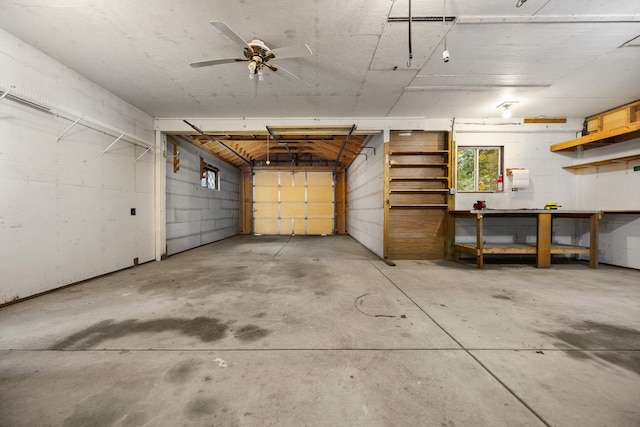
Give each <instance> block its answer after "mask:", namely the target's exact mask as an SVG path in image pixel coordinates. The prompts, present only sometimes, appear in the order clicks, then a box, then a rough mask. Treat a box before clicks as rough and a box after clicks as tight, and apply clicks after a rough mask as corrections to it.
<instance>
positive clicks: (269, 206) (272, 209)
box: [253, 203, 279, 219]
mask: <svg viewBox="0 0 640 427" xmlns="http://www.w3.org/2000/svg"><path fill="white" fill-rule="evenodd" d="M278 216H279V213H278V204H277V203H254V205H253V217H254V218H262V219H264V218H273V219H277V218H278Z"/></svg>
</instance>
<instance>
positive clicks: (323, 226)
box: [307, 218, 333, 234]
mask: <svg viewBox="0 0 640 427" xmlns="http://www.w3.org/2000/svg"><path fill="white" fill-rule="evenodd" d="M307 234H333V218H331V219H314V218H309V219H308V220H307Z"/></svg>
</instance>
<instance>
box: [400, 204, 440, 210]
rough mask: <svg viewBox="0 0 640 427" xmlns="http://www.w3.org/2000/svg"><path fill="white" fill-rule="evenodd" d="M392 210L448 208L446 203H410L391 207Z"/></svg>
mask: <svg viewBox="0 0 640 427" xmlns="http://www.w3.org/2000/svg"><path fill="white" fill-rule="evenodd" d="M389 207H390V208H391V209H394V208H448V207H449V205H448V204H446V203H410V204H402V205H390V206H389Z"/></svg>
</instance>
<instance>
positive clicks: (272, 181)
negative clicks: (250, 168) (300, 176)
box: [253, 172, 280, 187]
mask: <svg viewBox="0 0 640 427" xmlns="http://www.w3.org/2000/svg"><path fill="white" fill-rule="evenodd" d="M279 179H280V174H279V173H278V172H256V173H255V175H253V185H254V187H277V186H278V181H279Z"/></svg>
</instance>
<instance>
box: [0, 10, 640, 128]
mask: <svg viewBox="0 0 640 427" xmlns="http://www.w3.org/2000/svg"><path fill="white" fill-rule="evenodd" d="M0 10H2V13H0V27H2V28H3V29H4V30H6V31H8V32H10V33H12V34H14V35H15V36H17V37H19V38H20V39H22V40H24V41H25V42H27V43H29V44H31V45H33V46H35V47H36V48H38V49H39V50H41V51H42V52H45V53H46V54H48V55H50V56H51V57H53V58H55V59H57V60H58V61H60V62H62V63H63V64H65V65H67V66H69V67H70V68H72V69H74V70H76V71H77V72H79V73H81V74H83V75H84V76H86V77H88V78H89V79H91V80H92V81H94V82H96V83H98V84H100V85H101V86H103V87H105V88H106V89H108V90H109V91H111V92H113V93H115V94H116V95H118V96H120V97H121V98H123V99H125V100H126V101H128V102H130V103H131V104H133V105H135V106H137V107H139V108H140V109H142V110H143V111H145V112H147V113H149V114H151V115H153V116H155V117H427V118H430V117H431V118H443V117H498V116H499V115H500V110H499V109H497V108H496V107H497V105H498V104H500V103H502V102H504V101H518V103H517V104H516V105H515V106H514V107H513V113H514V116H515V117H544V116H546V117H585V116H589V115H592V114H596V113H599V112H602V111H604V110H606V109H609V108H613V107H616V106H619V105H622V104H625V103H628V102H631V101H634V100H636V99H639V98H640V38H638V37H639V36H640V1H638V0H608V1H602V0H527V1H526V2H525V3H524V4H523V5H522V7H520V8H517V7H516V0H482V1H479V0H447V1H446V12H445V14H446V15H447V16H455V18H456V19H455V21H454V22H447V23H446V25H445V28H443V24H442V21H438V22H413V24H412V48H413V60H412V62H411V64H409V63H408V61H409V49H408V28H409V24H408V22H388V17H392V18H393V17H407V16H408V10H409V0H395V1H393V0H366V1H365V0H359V1H356V0H351V1H345V0H271V1H264V0H239V1H230V0H181V1H175V0H136V1H131V0H104V1H100V0H57V1H55V2H54V1H47V0H0ZM412 14H413V16H414V18H417V17H421V16H435V17H441V16H442V15H443V2H442V1H431V0H429V1H427V0H413V1H412ZM212 20H217V21H224V22H225V23H226V24H227V25H228V26H230V27H231V28H233V29H234V30H235V31H236V32H237V33H239V34H240V35H241V36H242V37H243V38H244V39H245V40H250V39H252V38H260V39H262V40H264V41H265V42H266V44H267V45H268V46H269V47H270V48H276V47H282V46H286V45H291V44H301V43H306V44H308V45H309V46H310V47H311V49H312V51H313V55H312V56H309V57H306V58H298V59H286V60H282V61H281V62H278V64H279V65H282V66H284V67H285V68H286V69H287V70H289V71H291V72H293V73H294V74H296V75H298V76H299V77H301V78H302V79H304V80H305V81H306V82H308V84H309V85H310V86H311V87H306V86H304V85H301V84H298V83H295V82H292V81H290V80H286V79H283V78H281V77H280V76H278V75H275V74H273V73H271V72H269V71H268V70H267V71H266V72H265V81H263V82H261V83H260V87H259V89H258V95H257V97H254V93H253V90H252V87H251V84H250V81H249V79H248V71H247V69H246V63H232V64H225V65H219V66H215V67H206V68H192V67H190V66H189V63H190V62H193V61H200V60H204V59H212V58H220V57H233V56H238V55H240V52H239V49H238V47H237V45H235V44H233V43H232V42H231V41H230V40H229V39H228V38H226V37H225V36H224V35H223V34H221V33H220V32H219V31H218V30H217V29H215V28H214V27H212V26H211V25H209V21H212ZM444 31H446V32H447V48H448V50H449V51H450V53H451V61H450V62H448V63H444V62H443V61H442V51H443V34H444ZM633 39H635V40H633ZM630 40H633V41H632V42H631V43H629V46H624V47H622V46H623V45H624V44H625V43H627V42H629V41H630Z"/></svg>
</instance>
